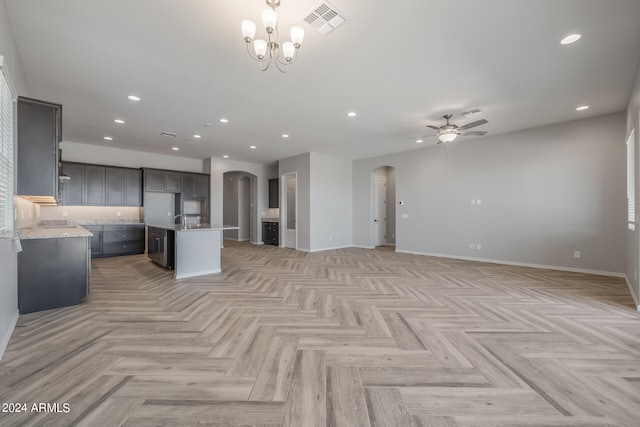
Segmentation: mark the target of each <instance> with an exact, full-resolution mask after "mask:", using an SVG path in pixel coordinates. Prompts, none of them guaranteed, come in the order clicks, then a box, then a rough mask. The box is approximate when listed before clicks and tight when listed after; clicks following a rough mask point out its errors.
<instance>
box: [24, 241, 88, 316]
mask: <svg viewBox="0 0 640 427" xmlns="http://www.w3.org/2000/svg"><path fill="white" fill-rule="evenodd" d="M21 244H22V252H20V253H19V254H18V309H19V310H20V314H25V313H33V312H35V311H42V310H49V309H52V308H60V307H67V306H70V305H76V304H80V302H82V299H83V298H85V297H86V296H87V295H88V294H89V290H90V278H91V261H90V260H89V238H88V237H67V238H57V239H30V240H22V241H21Z"/></svg>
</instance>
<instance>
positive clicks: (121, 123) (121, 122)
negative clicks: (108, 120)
mask: <svg viewBox="0 0 640 427" xmlns="http://www.w3.org/2000/svg"><path fill="white" fill-rule="evenodd" d="M114 122H116V123H118V124H119V125H123V124H124V120H122V119H115V120H114Z"/></svg>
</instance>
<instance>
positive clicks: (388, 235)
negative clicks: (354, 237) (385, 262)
mask: <svg viewBox="0 0 640 427" xmlns="http://www.w3.org/2000/svg"><path fill="white" fill-rule="evenodd" d="M395 244H396V174H395V168H394V167H392V166H381V167H379V168H377V169H375V170H374V171H373V172H372V174H371V246H373V247H379V246H395Z"/></svg>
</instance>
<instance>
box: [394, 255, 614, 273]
mask: <svg viewBox="0 0 640 427" xmlns="http://www.w3.org/2000/svg"><path fill="white" fill-rule="evenodd" d="M396 252H398V253H403V254H412V255H425V256H432V257H437V258H451V259H461V260H464V261H477V262H488V263H491V264H504V265H515V266H518V267H531V268H541V269H544V270H557V271H568V272H571V273H585V274H595V275H597V276H608V277H620V278H623V279H624V278H626V275H625V274H624V273H616V272H613V271H600V270H588V269H585V268H573V267H560V266H557V265H545V264H532V263H527V262H516V261H504V260H499V259H486V258H473V257H465V256H456V255H443V254H433V253H426V252H415V251H403V250H398V249H396Z"/></svg>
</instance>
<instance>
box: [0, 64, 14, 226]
mask: <svg viewBox="0 0 640 427" xmlns="http://www.w3.org/2000/svg"><path fill="white" fill-rule="evenodd" d="M2 65H3V61H2V57H0V76H1V77H0V238H2V237H8V236H11V234H12V232H13V94H12V93H11V89H10V88H9V83H8V82H7V77H6V76H5V73H4V67H2Z"/></svg>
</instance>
